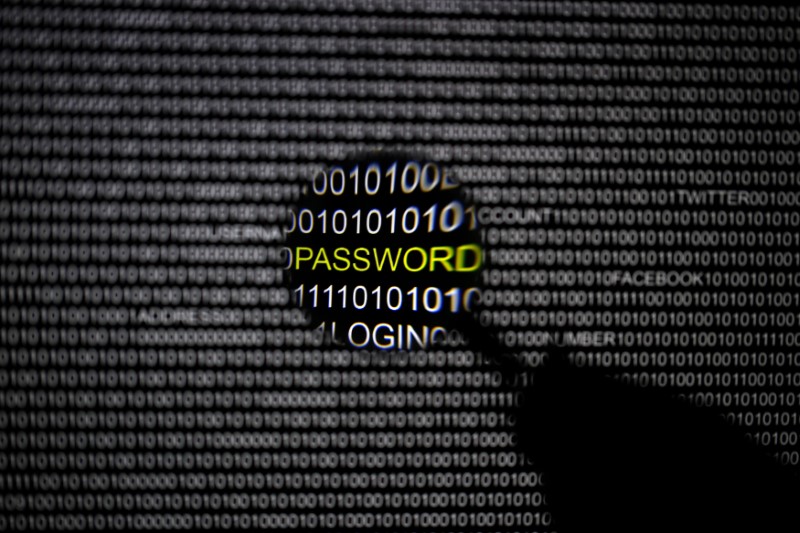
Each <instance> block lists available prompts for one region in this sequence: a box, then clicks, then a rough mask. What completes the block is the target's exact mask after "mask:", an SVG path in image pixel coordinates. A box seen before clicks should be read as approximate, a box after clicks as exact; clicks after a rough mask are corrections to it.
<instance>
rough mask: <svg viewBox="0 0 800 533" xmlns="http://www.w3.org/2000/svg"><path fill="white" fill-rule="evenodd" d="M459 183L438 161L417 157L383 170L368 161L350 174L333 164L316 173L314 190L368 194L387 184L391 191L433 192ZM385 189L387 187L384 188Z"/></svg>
mask: <svg viewBox="0 0 800 533" xmlns="http://www.w3.org/2000/svg"><path fill="white" fill-rule="evenodd" d="M457 186H458V184H457V183H456V182H454V181H452V180H451V179H450V178H449V176H448V175H447V173H446V172H445V170H444V169H442V168H441V167H439V165H437V164H435V163H425V164H424V165H420V164H419V163H417V162H416V161H409V162H407V163H406V164H405V165H404V166H403V168H402V170H400V171H398V166H397V163H396V162H395V163H393V164H392V165H390V166H389V168H388V169H386V171H385V172H382V169H381V166H380V164H378V163H371V164H369V165H367V167H366V169H364V171H363V172H362V169H361V165H356V166H355V167H353V170H351V171H350V173H349V174H347V173H346V172H345V170H344V169H343V168H342V167H333V168H332V169H331V170H330V172H326V171H325V170H320V171H319V172H317V174H316V175H315V176H314V180H313V182H312V188H313V190H314V194H316V195H317V196H323V195H326V194H332V195H333V196H341V195H342V194H344V193H345V191H347V192H348V193H351V194H353V195H355V196H357V195H359V194H366V195H368V196H374V195H376V194H378V192H379V191H380V190H381V187H388V188H389V194H394V193H395V192H400V193H402V194H411V193H413V192H416V191H418V190H419V191H421V192H431V191H434V190H437V189H438V190H443V191H444V190H449V189H454V188H456V187H457ZM384 192H385V191H384Z"/></svg>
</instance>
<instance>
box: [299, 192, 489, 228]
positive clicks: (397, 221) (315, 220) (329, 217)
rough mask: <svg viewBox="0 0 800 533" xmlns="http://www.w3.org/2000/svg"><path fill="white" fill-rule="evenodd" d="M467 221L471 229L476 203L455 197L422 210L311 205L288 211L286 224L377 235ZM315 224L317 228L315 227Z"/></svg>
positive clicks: (447, 226) (474, 218)
mask: <svg viewBox="0 0 800 533" xmlns="http://www.w3.org/2000/svg"><path fill="white" fill-rule="evenodd" d="M465 223H466V224H468V228H469V229H470V230H473V229H475V227H476V225H477V222H476V216H475V207H474V206H470V207H467V208H464V206H463V204H462V203H461V202H460V201H458V200H453V201H452V202H450V203H448V204H446V205H445V206H444V207H440V206H439V204H433V205H432V206H431V207H429V208H428V209H426V210H425V211H421V210H420V208H419V207H417V206H410V207H407V208H406V209H404V210H403V209H401V210H399V211H398V209H397V208H394V209H392V210H391V211H389V212H388V213H385V214H384V213H383V212H382V211H381V210H380V209H370V210H369V211H367V212H366V214H362V210H361V209H357V210H356V211H355V213H353V214H351V215H349V216H348V214H347V212H346V211H345V210H344V209H336V210H333V211H328V210H327V209H323V210H322V211H320V212H319V213H314V211H312V210H311V209H308V208H303V209H301V210H300V212H299V213H298V214H297V215H295V213H294V212H292V213H291V223H290V226H289V227H288V228H287V233H292V232H294V231H299V232H300V233H313V232H315V231H318V232H320V233H322V234H327V233H328V232H329V231H331V232H333V233H335V234H336V235H342V234H343V233H347V232H348V228H349V230H350V231H355V233H356V234H360V233H362V230H366V232H367V233H369V234H370V235H376V234H378V233H380V232H381V231H382V230H383V231H386V228H387V227H388V229H389V233H391V234H395V233H401V232H402V233H405V234H412V233H416V232H418V231H426V232H427V233H433V232H434V231H437V230H438V231H441V232H443V233H450V232H453V231H455V230H457V229H459V228H460V227H461V226H462V225H464V224H465ZM315 228H316V229H315Z"/></svg>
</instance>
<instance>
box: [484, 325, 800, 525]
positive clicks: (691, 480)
mask: <svg viewBox="0 0 800 533" xmlns="http://www.w3.org/2000/svg"><path fill="white" fill-rule="evenodd" d="M468 331H471V332H472V335H473V341H474V342H476V343H477V346H478V347H479V349H480V350H481V351H483V353H484V354H495V356H494V357H493V358H494V359H495V360H497V361H498V362H499V364H500V368H501V369H502V372H503V374H504V375H505V376H506V377H507V378H508V377H512V376H513V375H514V374H518V373H519V372H522V371H526V370H525V369H523V368H522V367H521V365H519V363H517V362H516V361H515V360H514V359H513V358H511V357H504V356H502V353H503V349H502V348H501V347H500V346H499V345H498V344H497V343H495V342H494V341H493V340H492V338H491V336H489V335H488V334H487V333H486V332H485V331H479V328H474V327H473V328H470V329H469V330H468ZM549 354H550V358H549V361H548V363H547V364H545V365H544V366H543V367H539V368H537V369H535V371H534V372H533V380H532V385H531V386H529V387H528V388H527V389H526V390H525V391H524V395H523V400H522V402H521V405H520V406H519V409H518V412H517V430H518V436H519V440H520V446H521V447H522V449H523V450H524V452H525V453H526V454H528V456H529V457H531V458H532V459H533V461H534V462H535V466H536V467H537V468H538V469H540V470H541V471H543V472H544V474H545V476H546V483H547V487H546V488H547V492H548V495H549V497H550V501H551V507H552V511H553V517H554V526H555V527H556V529H557V530H558V531H561V532H562V533H573V532H593V531H615V532H628V531H630V532H653V531H665V532H666V531H671V532H682V533H685V532H694V531H698V532H699V531H703V532H713V531H720V532H740V531H741V532H745V531H747V532H758V533H767V532H790V531H791V532H797V531H800V519H798V517H800V490H798V482H797V479H796V478H795V477H794V476H793V475H792V474H791V473H789V471H788V470H787V469H786V468H784V467H781V466H780V465H778V464H777V463H776V462H774V461H773V460H772V459H771V458H770V457H769V456H767V454H766V453H765V451H764V450H763V449H760V448H758V447H757V446H756V445H755V444H753V443H751V442H749V441H747V440H746V439H745V438H744V435H743V434H742V432H741V431H739V430H738V429H737V428H735V427H732V426H730V425H729V424H727V423H726V422H725V421H724V420H723V419H722V418H721V417H719V416H717V415H715V414H714V413H712V412H710V411H708V410H705V409H701V408H698V407H694V406H691V405H689V404H688V403H683V402H681V401H678V400H676V399H673V398H671V397H670V396H669V395H667V394H666V393H665V392H663V391H659V390H654V389H645V388H641V387H637V386H634V385H629V384H623V383H621V382H619V381H616V380H613V379H612V378H610V377H606V376H604V375H603V374H602V373H601V372H600V371H597V370H594V369H584V368H576V367H575V366H573V365H571V364H570V363H569V362H568V357H567V356H568V350H567V349H565V348H562V347H552V348H551V350H550V351H549ZM498 355H499V356H498ZM527 371H530V370H527Z"/></svg>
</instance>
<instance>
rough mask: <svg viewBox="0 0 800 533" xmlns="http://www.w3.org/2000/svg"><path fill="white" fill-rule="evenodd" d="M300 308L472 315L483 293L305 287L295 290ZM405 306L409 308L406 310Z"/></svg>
mask: <svg viewBox="0 0 800 533" xmlns="http://www.w3.org/2000/svg"><path fill="white" fill-rule="evenodd" d="M294 293H295V298H296V300H297V304H298V305H299V306H301V307H303V306H307V307H313V308H317V307H327V308H328V309H334V308H337V309H358V310H361V309H369V310H377V311H380V310H384V309H386V310H389V311H400V310H403V309H405V308H409V309H411V310H412V311H427V312H429V313H439V312H442V311H445V312H450V313H458V312H463V311H467V312H469V311H471V310H472V307H473V304H474V303H475V301H476V299H477V298H479V297H480V292H479V289H478V288H476V287H470V288H467V289H462V288H460V287H453V288H452V289H450V290H448V291H442V289H440V288H438V287H426V288H425V289H420V288H419V287H412V288H410V289H408V290H406V291H403V289H401V288H400V287H397V286H392V287H388V288H385V287H382V286H380V285H378V286H377V287H375V288H374V289H372V290H370V289H368V288H367V287H365V286H364V285H357V286H355V287H352V289H350V290H348V287H347V285H344V286H342V287H339V288H336V287H334V286H333V285H328V286H327V287H325V288H324V289H322V288H320V286H319V285H318V284H315V285H313V286H311V287H309V288H308V289H306V286H305V284H302V285H300V286H299V287H297V288H296V289H295V290H294ZM404 306H405V307H404Z"/></svg>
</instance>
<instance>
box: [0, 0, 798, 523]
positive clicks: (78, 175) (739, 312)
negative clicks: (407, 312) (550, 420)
mask: <svg viewBox="0 0 800 533" xmlns="http://www.w3.org/2000/svg"><path fill="white" fill-rule="evenodd" d="M798 53H800V9H797V8H794V7H789V6H768V5H762V4H752V5H744V4H735V5H712V4H702V5H690V4H666V3H665V4H660V3H636V2H632V3H628V2H625V3H617V2H556V1H541V2H523V1H516V0H496V1H495V0H487V1H485V2H479V1H474V0H467V1H464V2H454V1H449V0H435V1H424V0H397V1H392V2H388V3H381V2H375V1H372V0H335V1H333V2H317V1H312V2H288V1H282V0H274V1H268V2H256V1H251V0H233V1H230V2H224V3H222V4H220V5H217V4H216V3H214V2H208V1H205V0H175V1H169V2H164V1H161V0H118V1H116V2H110V3H108V4H104V3H102V2H98V1H94V0H86V1H83V0H74V1H72V0H69V1H64V2H61V1H49V0H45V1H42V2H36V3H30V2H24V1H8V2H4V3H3V4H2V6H0V531H23V530H27V531H47V530H61V531H72V530H131V529H148V530H176V529H182V530H198V529H200V530H216V529H220V528H226V529H233V530H241V529H253V528H258V529H268V530H275V531H292V530H307V529H311V528H316V529H319V530H322V531H337V530H351V529H352V530H362V531H398V530H407V531H420V530H437V531H466V530H469V531H555V530H557V529H558V517H557V516H555V515H554V514H553V513H551V511H550V507H549V504H548V490H547V489H548V479H547V476H543V475H542V465H539V464H536V462H535V461H533V460H531V458H530V457H528V456H527V455H525V454H524V453H523V452H522V451H521V450H520V448H519V447H518V443H517V440H518V439H517V433H516V428H517V427H518V425H519V424H520V423H523V422H522V421H520V420H518V419H517V417H516V415H515V410H514V407H515V406H516V405H518V403H519V394H520V387H516V386H512V387H508V386H507V385H506V384H504V382H503V379H502V378H501V376H500V374H499V372H498V370H497V368H496V366H494V365H493V363H492V362H491V361H487V359H488V358H487V357H486V354H483V353H481V352H480V351H479V350H475V349H473V347H472V346H471V345H470V343H469V341H468V340H467V339H466V338H461V340H460V341H458V342H451V343H450V344H449V345H448V346H446V347H436V348H435V349H425V350H421V349H412V350H397V349H393V350H353V349H351V347H349V346H342V345H332V344H331V343H330V342H329V339H326V337H325V336H324V335H321V334H320V332H319V330H317V329H315V328H314V327H313V324H311V321H310V320H309V318H308V316H306V315H305V314H304V312H303V310H302V309H300V308H299V307H297V305H296V301H295V295H294V294H293V288H292V287H291V286H290V285H289V284H288V281H289V280H288V279H287V278H288V276H287V271H286V269H285V268H284V267H285V259H286V258H285V254H283V253H282V248H283V247H284V244H285V243H284V241H285V239H286V236H287V233H286V231H287V228H290V227H291V226H292V224H293V223H294V224H295V225H296V224H301V223H302V224H308V223H309V221H308V220H306V218H307V217H303V220H302V221H301V220H300V218H298V217H297V215H296V211H295V210H296V209H297V206H298V203H300V202H301V190H302V188H303V186H306V185H307V184H309V183H313V182H310V181H309V180H310V179H311V178H313V176H314V175H315V172H317V171H318V169H319V168H321V167H323V168H329V167H330V165H331V164H332V163H333V162H336V161H341V160H344V159H345V158H346V157H348V155H349V154H352V153H359V152H366V151H369V150H375V149H383V148H391V149H393V150H402V151H407V152H411V153H423V154H425V156H426V157H427V158H429V159H430V160H431V161H436V162H437V163H438V164H440V165H442V166H443V167H446V168H447V169H448V170H449V171H451V172H452V173H453V174H454V175H456V176H458V178H459V180H460V182H461V183H462V188H463V189H464V192H465V195H466V202H467V203H468V204H470V205H474V206H475V207H474V216H475V218H476V221H477V226H478V227H479V228H480V232H481V243H480V244H481V247H482V248H483V251H484V257H485V264H483V265H482V271H481V276H482V285H483V287H482V291H481V311H480V313H479V314H478V316H477V317H476V325H475V326H474V327H481V328H485V329H486V330H487V331H488V330H491V331H492V332H494V334H495V336H496V338H497V340H498V342H499V343H500V344H501V345H502V346H503V347H505V349H507V351H508V352H509V353H510V354H512V355H513V356H514V357H515V358H517V359H518V360H519V361H520V362H522V363H523V364H524V365H525V366H526V367H528V368H530V369H533V370H534V371H535V369H536V367H537V366H539V365H541V364H542V363H543V362H544V361H546V360H547V358H548V350H549V348H550V347H551V346H554V345H558V346H562V347H566V348H568V353H569V360H570V362H571V364H572V365H574V366H576V367H584V368H595V369H599V370H602V371H604V372H607V373H609V374H612V375H614V376H615V377H616V379H618V380H620V381H623V382H626V383H632V384H636V385H638V386H641V387H646V388H657V389H663V390H664V391H665V393H668V394H671V395H673V396H676V397H678V398H683V399H686V400H689V401H691V402H692V403H694V404H695V405H696V406H697V409H703V410H709V411H712V412H714V413H715V414H716V415H718V416H720V417H723V418H724V419H726V420H728V421H729V422H730V423H731V424H733V425H736V426H738V427H741V428H742V429H743V431H744V432H745V433H746V434H747V435H748V437H749V438H750V439H752V440H753V441H754V442H757V443H758V444H759V445H760V446H761V448H762V449H763V451H764V452H765V453H767V454H769V455H771V456H772V457H773V458H774V460H775V461H777V462H779V463H780V464H782V465H783V467H784V468H785V469H787V470H793V471H797V470H800V445H799V444H798V438H800V436H799V433H800V426H798V415H797V413H798V412H799V411H800V409H799V407H800V328H798V326H800V324H798V321H800V313H798V310H800V273H799V272H800V269H799V268H798V266H799V265H800V210H798V204H800V186H799V185H800V171H798V168H800V167H798V162H799V161H798V158H800V128H799V127H798V119H799V118H800V117H798V113H799V112H800V89H799V88H800V69H798ZM365 171H366V169H365ZM371 183H374V182H370V181H368V180H367V181H365V182H364V183H363V185H364V187H367V186H368V184H371ZM318 184H319V185H318V186H321V182H318ZM328 185H329V186H332V185H333V182H329V183H328ZM336 186H337V187H338V184H337V185H336ZM370 186H372V185H370ZM465 205H466V204H465ZM372 208H373V206H371V205H370V203H369V201H367V200H365V201H364V203H363V205H362V206H361V208H360V209H361V217H362V218H361V219H360V223H361V224H363V225H364V226H363V228H362V230H367V229H368V226H367V225H368V224H378V221H380V223H381V224H390V223H391V221H390V220H388V219H387V218H386V216H388V211H386V212H381V213H380V214H381V215H385V216H383V217H380V218H379V219H375V216H374V215H373V216H372V218H370V216H371V215H370V212H371V211H370V210H371V209H372ZM292 213H295V215H294V216H295V218H294V222H293V218H292V217H293V215H292ZM318 214H319V212H318V211H315V212H314V215H315V217H314V218H313V219H312V221H313V222H314V223H326V224H327V228H329V229H330V231H334V230H336V229H340V228H343V226H341V224H343V222H342V218H341V216H336V217H334V213H333V212H331V213H328V214H329V215H330V218H327V219H326V218H324V217H323V219H322V220H320V219H317V218H316V215H318ZM353 215H356V213H355V211H352V212H348V214H347V218H346V219H345V220H346V222H347V224H351V223H353V224H355V223H357V222H358V221H359V220H357V219H354V218H352V217H353ZM418 215H419V219H418V220H417V219H416V218H415V215H414V214H409V215H407V216H406V215H405V212H404V213H403V214H401V213H399V212H397V213H396V217H397V218H396V219H395V221H394V223H395V224H396V225H395V228H401V229H402V227H403V226H402V224H403V223H405V224H406V228H411V227H412V225H413V224H415V223H418V224H419V227H423V228H426V227H427V226H426V224H428V220H427V219H425V218H424V216H423V215H424V213H422V212H420V213H418ZM404 217H405V218H404ZM431 220H433V217H432V216H431ZM448 220H452V219H445V224H448V223H449V222H448ZM415 221H416V222H415ZM436 222H437V224H438V223H439V221H438V220H437V221H436ZM303 227H308V226H303ZM369 227H374V226H369ZM414 227H417V226H414ZM383 229H384V230H385V229H386V228H383ZM343 231H344V230H343ZM419 238H420V239H421V241H422V242H425V236H424V235H419ZM428 246H430V244H428ZM453 253H454V254H455V251H454V252H453ZM412 260H414V261H418V260H419V258H412ZM453 260H455V259H453ZM465 261H466V259H465ZM312 264H313V263H312ZM413 265H414V266H415V267H416V265H417V263H416V262H415V263H413ZM325 287H327V284H326V285H325ZM325 287H322V286H319V287H318V288H317V290H318V292H319V295H320V296H321V295H322V294H323V290H324V288H325ZM305 288H307V289H310V288H311V285H308V284H306V287H305ZM370 289H372V287H370ZM386 289H387V291H388V289H389V286H388V285H387V286H386ZM446 289H449V287H446ZM404 294H405V295H407V296H409V297H411V295H408V293H407V292H405V291H404ZM380 295H381V296H382V297H383V298H384V302H385V301H388V300H386V298H388V297H390V295H389V294H388V292H386V293H381V294H380ZM351 296H352V297H355V295H351ZM366 296H369V295H366ZM376 296H377V295H376ZM423 296H424V295H423ZM423 296H420V297H423ZM306 297H309V295H308V294H307V295H306ZM326 297H327V296H326ZM359 297H360V296H359ZM396 297H397V295H396V294H394V293H393V294H392V296H391V298H396ZM435 297H436V295H434V296H431V297H430V298H431V301H433V300H434V299H435ZM351 301H352V298H351ZM393 301H394V300H393ZM527 378H528V377H527V375H525V374H523V375H520V376H518V380H517V381H518V383H517V385H524V384H527Z"/></svg>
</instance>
